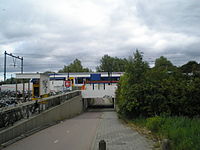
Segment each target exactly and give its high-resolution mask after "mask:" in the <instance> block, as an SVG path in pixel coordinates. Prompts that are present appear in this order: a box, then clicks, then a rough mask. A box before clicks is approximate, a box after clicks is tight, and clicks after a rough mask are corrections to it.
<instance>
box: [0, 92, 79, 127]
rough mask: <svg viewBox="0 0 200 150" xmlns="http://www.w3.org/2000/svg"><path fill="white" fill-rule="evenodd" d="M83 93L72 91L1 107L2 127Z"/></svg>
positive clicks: (0, 120) (0, 124) (0, 125)
mask: <svg viewBox="0 0 200 150" xmlns="http://www.w3.org/2000/svg"><path fill="white" fill-rule="evenodd" d="M80 94H81V91H78V90H77V91H72V92H67V93H63V94H60V95H55V96H51V97H47V98H43V99H39V100H34V101H28V102H25V103H22V104H16V105H14V106H9V107H5V108H0V129H1V130H3V129H4V128H7V127H9V126H12V125H13V124H14V123H15V122H17V121H19V120H22V119H27V118H29V117H30V116H33V115H35V114H39V113H40V112H42V111H45V110H47V109H49V108H51V107H54V106H57V105H59V104H61V103H63V102H65V101H67V100H69V99H71V98H73V97H76V96H78V95H80Z"/></svg>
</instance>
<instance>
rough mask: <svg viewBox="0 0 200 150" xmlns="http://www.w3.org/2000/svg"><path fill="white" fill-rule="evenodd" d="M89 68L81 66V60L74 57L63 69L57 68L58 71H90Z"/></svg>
mask: <svg viewBox="0 0 200 150" xmlns="http://www.w3.org/2000/svg"><path fill="white" fill-rule="evenodd" d="M90 71H91V70H90V69H88V68H83V66H82V64H81V61H80V60H78V59H75V60H74V61H73V63H71V64H70V65H68V66H64V68H63V69H61V70H59V71H58V72H59V73H64V72H65V73H67V72H90Z"/></svg>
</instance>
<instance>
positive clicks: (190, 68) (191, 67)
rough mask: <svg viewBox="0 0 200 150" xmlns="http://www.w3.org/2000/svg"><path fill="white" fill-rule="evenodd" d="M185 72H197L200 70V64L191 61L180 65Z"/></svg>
mask: <svg viewBox="0 0 200 150" xmlns="http://www.w3.org/2000/svg"><path fill="white" fill-rule="evenodd" d="M180 70H181V71H182V72H183V73H195V72H199V71H200V64H198V63H197V62H196V61H189V62H187V63H186V64H184V65H182V66H181V67H180Z"/></svg>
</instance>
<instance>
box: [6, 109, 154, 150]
mask: <svg viewBox="0 0 200 150" xmlns="http://www.w3.org/2000/svg"><path fill="white" fill-rule="evenodd" d="M101 139H104V140H105V141H106V143H107V149H108V150H150V149H152V145H153V142H152V141H150V140H147V139H146V138H145V137H143V136H142V135H140V134H138V133H137V132H136V131H133V130H132V129H130V128H129V127H127V126H126V125H124V124H122V123H121V122H120V121H119V120H118V118H117V114H116V112H114V111H111V110H106V111H105V110H104V111H102V110H101V111H98V112H97V110H91V111H90V112H87V113H84V114H82V115H80V116H78V117H75V118H72V119H69V120H66V121H64V122H61V123H59V124H57V125H55V126H52V127H49V128H47V129H45V130H42V131H40V132H38V133H36V134H34V135H32V136H29V137H27V138H25V139H23V140H21V141H18V142H16V143H14V144H12V145H10V146H8V147H7V148H5V149H4V150H98V143H99V141H100V140H101Z"/></svg>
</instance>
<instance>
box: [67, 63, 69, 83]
mask: <svg viewBox="0 0 200 150" xmlns="http://www.w3.org/2000/svg"><path fill="white" fill-rule="evenodd" d="M67 72H68V74H67V80H68V81H69V66H68V67H67Z"/></svg>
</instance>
